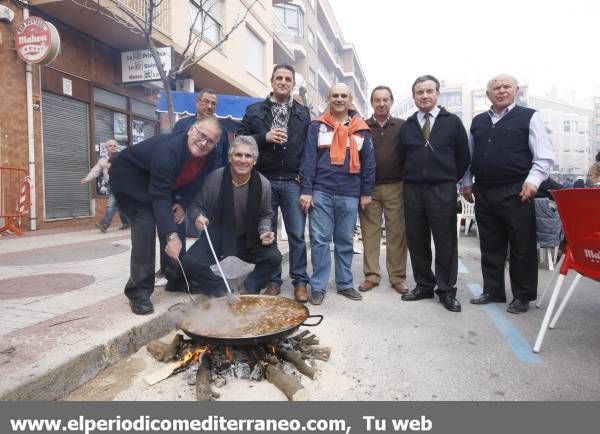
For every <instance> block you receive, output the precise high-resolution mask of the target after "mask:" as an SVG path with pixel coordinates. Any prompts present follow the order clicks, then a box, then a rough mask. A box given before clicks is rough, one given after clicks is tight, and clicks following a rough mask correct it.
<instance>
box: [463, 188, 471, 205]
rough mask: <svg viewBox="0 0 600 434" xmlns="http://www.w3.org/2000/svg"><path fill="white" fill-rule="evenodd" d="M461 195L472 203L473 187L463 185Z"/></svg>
mask: <svg viewBox="0 0 600 434" xmlns="http://www.w3.org/2000/svg"><path fill="white" fill-rule="evenodd" d="M463 197H464V198H465V200H466V201H467V202H471V203H473V187H463Z"/></svg>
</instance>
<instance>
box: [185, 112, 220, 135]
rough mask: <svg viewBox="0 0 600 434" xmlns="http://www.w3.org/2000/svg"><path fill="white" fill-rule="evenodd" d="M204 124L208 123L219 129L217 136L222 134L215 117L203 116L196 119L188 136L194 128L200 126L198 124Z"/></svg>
mask: <svg viewBox="0 0 600 434" xmlns="http://www.w3.org/2000/svg"><path fill="white" fill-rule="evenodd" d="M206 122H208V123H210V124H213V125H214V126H215V127H217V128H218V129H219V134H222V132H223V129H222V128H221V124H220V123H219V120H218V119H217V118H216V117H214V116H206V115H205V116H200V118H199V119H197V120H196V122H194V123H193V124H192V126H191V127H190V129H189V130H188V135H189V133H190V131H192V129H193V128H194V127H198V126H200V124H203V123H206Z"/></svg>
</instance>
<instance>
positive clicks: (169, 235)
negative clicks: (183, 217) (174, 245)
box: [166, 232, 179, 243]
mask: <svg viewBox="0 0 600 434" xmlns="http://www.w3.org/2000/svg"><path fill="white" fill-rule="evenodd" d="M175 238H179V234H178V233H177V232H171V233H168V234H167V236H166V240H167V243H168V242H169V241H171V240H174V239H175Z"/></svg>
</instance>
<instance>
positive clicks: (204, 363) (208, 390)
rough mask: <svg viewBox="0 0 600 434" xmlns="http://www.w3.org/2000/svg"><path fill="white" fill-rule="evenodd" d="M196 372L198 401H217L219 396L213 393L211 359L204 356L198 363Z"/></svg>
mask: <svg viewBox="0 0 600 434" xmlns="http://www.w3.org/2000/svg"><path fill="white" fill-rule="evenodd" d="M198 363H199V364H200V366H198V371H197V372H196V401H211V400H213V399H217V398H218V397H219V394H218V393H217V392H215V391H213V389H212V387H211V385H210V365H211V363H210V357H208V356H206V354H203V355H202V357H201V358H200V361H199V362H198Z"/></svg>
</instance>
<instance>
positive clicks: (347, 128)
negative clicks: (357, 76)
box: [300, 83, 375, 304]
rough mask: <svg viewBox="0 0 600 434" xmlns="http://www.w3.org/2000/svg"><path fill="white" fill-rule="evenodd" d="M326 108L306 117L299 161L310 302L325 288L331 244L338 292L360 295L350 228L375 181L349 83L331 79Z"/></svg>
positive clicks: (365, 128)
mask: <svg viewBox="0 0 600 434" xmlns="http://www.w3.org/2000/svg"><path fill="white" fill-rule="evenodd" d="M327 102H328V103H329V106H328V108H327V110H326V112H325V113H324V114H323V115H322V116H321V117H319V118H318V119H316V120H315V121H313V122H311V124H310V126H309V127H308V133H307V135H306V148H305V150H304V157H303V159H302V164H301V165H300V176H301V178H302V195H301V196H300V205H301V206H302V208H303V209H304V212H306V213H307V214H308V221H309V234H310V247H311V261H312V267H313V275H312V277H311V279H310V286H311V294H310V302H311V303H312V304H321V303H323V300H324V298H325V293H326V292H327V283H328V282H329V272H330V270H331V255H330V252H329V244H330V242H331V240H332V239H333V244H334V246H335V252H334V257H335V285H336V289H337V293H338V294H340V295H343V296H345V297H347V298H349V299H351V300H361V299H362V296H361V294H360V292H358V291H357V290H356V289H355V288H354V283H353V277H352V255H353V253H354V249H353V234H354V226H355V224H356V217H357V214H358V207H359V205H360V206H361V207H365V206H367V205H368V204H369V202H371V192H372V191H373V187H374V185H375V155H374V151H373V142H372V141H371V134H370V130H369V126H368V125H367V124H366V123H365V122H364V121H363V120H362V119H361V117H360V116H359V115H358V113H357V112H356V111H354V110H351V109H350V107H351V105H352V94H351V92H350V89H349V88H348V86H346V85H345V84H342V83H338V84H335V85H333V86H332V87H331V89H330V90H329V95H328V96H327Z"/></svg>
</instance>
